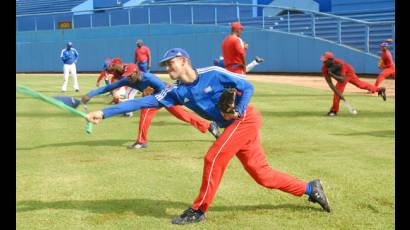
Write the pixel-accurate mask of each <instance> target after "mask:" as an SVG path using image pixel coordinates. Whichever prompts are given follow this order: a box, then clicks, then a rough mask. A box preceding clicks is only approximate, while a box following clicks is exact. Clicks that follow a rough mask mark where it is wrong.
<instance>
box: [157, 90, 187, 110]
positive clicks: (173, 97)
mask: <svg viewBox="0 0 410 230" xmlns="http://www.w3.org/2000/svg"><path fill="white" fill-rule="evenodd" d="M176 89H177V86H175V85H169V86H167V87H165V89H163V90H162V91H161V92H159V93H157V94H155V95H154V96H155V98H156V99H157V101H158V103H160V104H162V105H163V106H165V107H167V108H168V107H171V106H174V105H180V104H181V103H180V102H179V100H178V96H177V92H176Z"/></svg>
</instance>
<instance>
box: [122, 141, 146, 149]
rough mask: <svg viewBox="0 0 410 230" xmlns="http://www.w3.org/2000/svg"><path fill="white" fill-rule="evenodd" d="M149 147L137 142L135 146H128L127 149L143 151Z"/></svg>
mask: <svg viewBox="0 0 410 230" xmlns="http://www.w3.org/2000/svg"><path fill="white" fill-rule="evenodd" d="M147 147H148V145H147V144H140V143H138V142H135V143H134V144H132V145H129V146H127V149H142V148H147Z"/></svg>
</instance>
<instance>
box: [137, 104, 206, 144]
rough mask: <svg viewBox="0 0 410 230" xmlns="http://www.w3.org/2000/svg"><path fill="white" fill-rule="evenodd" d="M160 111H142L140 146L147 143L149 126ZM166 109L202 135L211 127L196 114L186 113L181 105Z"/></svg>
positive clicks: (139, 134)
mask: <svg viewBox="0 0 410 230" xmlns="http://www.w3.org/2000/svg"><path fill="white" fill-rule="evenodd" d="M160 109H161V108H146V109H142V110H141V115H140V124H139V127H138V136H137V140H136V141H137V142H138V143H140V144H145V143H147V141H148V130H149V126H150V124H151V121H152V119H153V118H154V116H155V114H156V113H157V112H158V111H159V110H160ZM165 109H166V110H168V112H170V113H171V114H172V115H174V116H175V117H176V118H178V119H179V120H181V121H185V122H186V123H190V124H191V125H193V126H194V127H195V128H197V129H198V130H199V131H201V132H202V133H205V132H206V131H208V128H209V127H210V125H211V123H210V122H209V121H206V120H203V119H201V118H199V117H197V116H196V115H195V114H193V113H190V112H188V111H186V110H185V109H184V108H183V107H182V106H180V105H176V106H172V107H169V108H166V107H165Z"/></svg>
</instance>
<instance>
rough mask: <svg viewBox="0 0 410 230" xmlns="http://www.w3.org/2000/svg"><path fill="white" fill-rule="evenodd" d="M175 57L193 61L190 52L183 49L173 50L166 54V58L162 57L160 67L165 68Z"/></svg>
mask: <svg viewBox="0 0 410 230" xmlns="http://www.w3.org/2000/svg"><path fill="white" fill-rule="evenodd" d="M175 57H185V58H188V59H191V57H190V56H189V54H188V52H186V51H185V50H183V49H181V48H173V49H170V50H168V51H167V52H165V54H164V56H163V57H162V60H161V61H160V62H159V63H158V65H159V66H164V65H165V62H166V61H168V60H171V59H172V58H175Z"/></svg>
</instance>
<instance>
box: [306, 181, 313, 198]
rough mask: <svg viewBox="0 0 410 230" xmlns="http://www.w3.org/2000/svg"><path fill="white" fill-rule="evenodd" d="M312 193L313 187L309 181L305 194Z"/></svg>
mask: <svg viewBox="0 0 410 230" xmlns="http://www.w3.org/2000/svg"><path fill="white" fill-rule="evenodd" d="M311 193H312V189H311V188H310V184H309V183H307V185H306V192H305V194H306V195H309V196H310V194H311Z"/></svg>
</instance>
